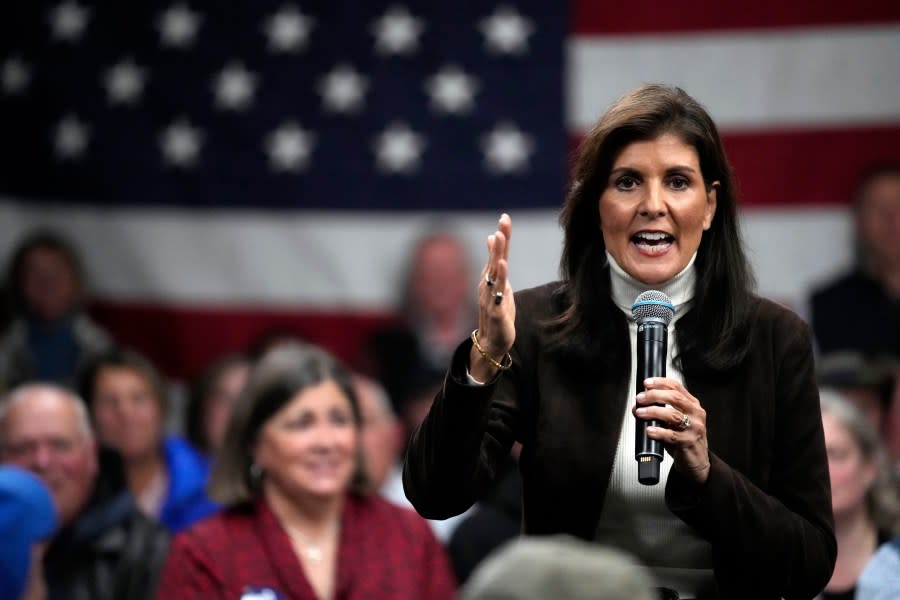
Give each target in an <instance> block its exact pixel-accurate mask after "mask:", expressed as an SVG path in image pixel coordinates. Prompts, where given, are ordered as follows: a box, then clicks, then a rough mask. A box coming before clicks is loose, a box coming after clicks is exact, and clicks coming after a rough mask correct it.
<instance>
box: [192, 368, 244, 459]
mask: <svg viewBox="0 0 900 600" xmlns="http://www.w3.org/2000/svg"><path fill="white" fill-rule="evenodd" d="M250 367H251V362H250V359H249V358H247V357H246V356H243V355H242V354H230V355H227V356H224V357H222V358H220V359H219V360H216V361H214V362H213V363H212V364H210V365H209V366H208V367H207V368H206V369H205V370H204V371H203V372H202V373H201V374H200V375H199V377H197V380H196V381H195V382H194V384H193V385H192V386H191V392H190V398H189V401H188V408H187V438H188V441H190V442H191V443H192V444H193V445H194V447H195V448H197V449H199V450H200V451H202V452H203V453H205V454H206V455H207V456H209V455H212V454H214V453H215V452H216V450H218V448H219V446H220V445H221V444H222V438H224V437H225V427H226V426H227V425H228V417H230V416H231V409H232V408H233V407H234V403H235V402H236V401H237V399H238V396H240V394H241V391H242V390H243V389H244V384H246V383H247V377H248V376H249V375H250Z"/></svg>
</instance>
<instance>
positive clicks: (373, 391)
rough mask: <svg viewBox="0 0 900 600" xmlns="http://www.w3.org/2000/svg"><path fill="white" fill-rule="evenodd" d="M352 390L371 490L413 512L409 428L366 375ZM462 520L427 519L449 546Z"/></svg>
mask: <svg viewBox="0 0 900 600" xmlns="http://www.w3.org/2000/svg"><path fill="white" fill-rule="evenodd" d="M353 388H354V391H355V392H356V397H357V399H358V402H359V410H360V413H361V414H362V437H361V438H360V441H361V443H362V451H363V460H364V463H365V467H366V475H367V476H368V480H369V486H370V489H371V490H372V491H374V492H377V493H379V494H381V496H382V497H383V498H386V499H388V500H390V501H391V502H393V503H394V504H398V505H400V506H403V507H405V508H409V509H412V505H411V504H410V503H409V500H407V499H406V494H405V493H404V492H403V465H402V462H401V457H402V455H403V448H404V447H405V446H406V428H405V427H404V426H403V424H402V423H401V422H400V420H399V419H398V418H397V415H396V414H394V409H393V406H392V404H391V401H390V399H389V398H388V395H387V391H386V390H385V389H384V386H382V385H381V384H380V383H378V382H377V381H375V380H374V379H371V378H369V377H366V376H365V375H358V374H355V375H353ZM426 412H427V409H426ZM462 519H463V515H458V516H456V517H451V518H449V519H444V520H435V519H428V524H429V525H430V526H431V530H432V531H433V532H434V535H436V536H437V538H438V539H439V540H440V541H441V542H443V543H446V542H447V541H448V540H449V539H450V536H451V535H452V534H453V531H454V530H455V529H456V526H457V525H458V524H459V523H460V522H461V521H462Z"/></svg>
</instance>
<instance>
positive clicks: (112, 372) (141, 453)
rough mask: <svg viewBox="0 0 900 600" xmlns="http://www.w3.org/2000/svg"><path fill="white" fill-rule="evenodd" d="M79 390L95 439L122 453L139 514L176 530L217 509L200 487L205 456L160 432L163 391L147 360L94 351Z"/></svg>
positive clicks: (164, 400)
mask: <svg viewBox="0 0 900 600" xmlns="http://www.w3.org/2000/svg"><path fill="white" fill-rule="evenodd" d="M81 394H82V396H83V397H84V399H85V401H86V402H87V406H88V409H89V411H90V414H91V418H92V420H93V423H94V426H95V427H96V430H97V437H98V439H99V440H100V443H101V444H103V445H105V446H107V447H109V448H112V449H114V450H116V451H118V452H119V453H120V454H121V455H122V458H123V460H124V462H125V472H126V476H127V480H128V487H129V488H130V489H131V492H132V494H134V498H135V500H136V502H137V504H138V506H139V507H140V508H141V510H143V511H144V513H145V514H147V515H150V516H152V517H155V518H157V519H158V520H159V521H160V522H161V523H162V524H163V525H165V526H166V527H168V528H169V529H170V530H171V531H173V532H177V531H180V530H181V529H184V528H185V527H187V526H188V525H191V524H192V523H194V522H195V521H198V520H200V519H202V518H204V517H206V516H208V515H210V514H212V513H213V512H215V511H216V510H217V509H218V507H217V505H216V504H214V503H213V502H212V501H211V500H210V499H209V497H208V496H207V494H206V490H205V486H206V482H207V480H208V478H209V462H208V460H207V459H206V457H204V456H203V455H202V454H200V453H199V452H198V451H197V450H195V449H194V448H193V447H192V446H191V445H190V444H188V443H187V442H186V441H185V440H184V439H182V438H179V437H176V436H171V435H166V433H165V431H164V429H165V428H164V423H165V418H166V408H167V394H166V390H165V386H164V384H163V381H162V379H161V377H160V375H159V373H158V372H157V371H156V369H155V368H154V367H153V365H152V364H150V362H149V361H147V360H146V359H145V358H144V357H142V356H141V355H139V354H137V353H136V352H134V351H131V350H126V349H113V350H109V351H107V352H105V353H103V354H100V355H99V356H97V357H96V358H95V359H94V360H93V361H92V362H91V363H90V364H89V365H88V367H87V369H86V371H85V373H84V377H83V378H82V382H81Z"/></svg>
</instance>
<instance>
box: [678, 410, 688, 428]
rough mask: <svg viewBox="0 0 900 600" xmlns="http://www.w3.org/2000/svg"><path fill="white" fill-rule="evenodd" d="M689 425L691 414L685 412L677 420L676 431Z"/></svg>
mask: <svg viewBox="0 0 900 600" xmlns="http://www.w3.org/2000/svg"><path fill="white" fill-rule="evenodd" d="M690 426H691V415H689V414H686V413H685V414H683V415H682V416H681V421H679V422H678V425H676V427H677V428H678V431H684V430H686V429H687V428H688V427H690Z"/></svg>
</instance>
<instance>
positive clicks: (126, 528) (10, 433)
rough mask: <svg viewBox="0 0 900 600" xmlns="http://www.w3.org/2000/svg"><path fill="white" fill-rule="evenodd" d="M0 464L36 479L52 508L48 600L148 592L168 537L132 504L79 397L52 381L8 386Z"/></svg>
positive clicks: (0, 417)
mask: <svg viewBox="0 0 900 600" xmlns="http://www.w3.org/2000/svg"><path fill="white" fill-rule="evenodd" d="M0 462H2V463H5V464H13V465H17V466H19V467H22V468H24V469H27V470H29V471H31V472H32V473H34V474H35V475H37V476H38V477H40V478H41V479H42V480H43V481H44V483H46V485H47V487H48V488H49V490H50V494H51V496H52V497H53V501H54V504H55V505H56V507H57V512H58V513H59V522H60V530H59V531H58V532H57V533H56V534H55V535H54V536H53V538H52V539H51V541H50V544H49V546H48V548H47V552H46V554H45V555H44V561H43V562H44V568H43V570H44V576H45V578H46V583H47V591H48V594H47V596H48V598H49V599H50V600H56V599H67V598H78V599H82V598H84V599H90V600H106V599H110V600H112V599H116V598H129V599H139V600H140V599H143V598H147V599H149V598H152V597H153V595H154V593H155V588H156V582H157V578H158V576H159V572H160V569H161V568H162V563H163V561H164V560H165V556H166V553H167V551H168V535H167V533H166V531H165V529H164V528H163V527H162V526H161V525H159V524H158V523H156V522H155V521H152V520H151V519H149V518H148V517H145V516H144V515H143V514H141V512H140V511H139V510H138V509H137V508H136V505H135V504H134V500H133V498H132V497H131V494H130V493H129V492H128V490H127V487H126V484H125V477H124V472H123V470H122V465H121V461H120V459H119V458H118V456H117V455H115V454H114V453H112V452H111V451H105V450H100V449H98V446H97V442H96V440H95V437H94V434H93V431H92V429H91V424H90V421H89V419H88V415H87V411H86V410H85V408H84V403H83V402H82V401H81V399H80V398H78V396H76V395H75V394H74V393H72V392H71V391H69V390H67V389H66V388H63V387H60V386H56V385H50V384H25V385H22V386H20V387H18V388H15V389H14V390H12V392H11V393H10V394H9V395H8V396H7V397H6V398H4V399H3V400H2V401H0Z"/></svg>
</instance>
